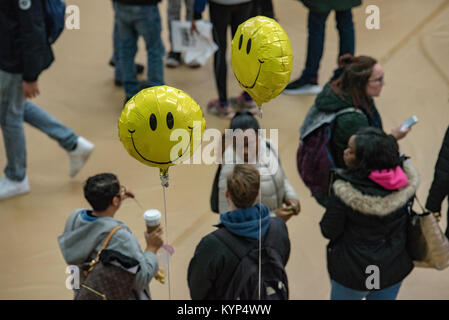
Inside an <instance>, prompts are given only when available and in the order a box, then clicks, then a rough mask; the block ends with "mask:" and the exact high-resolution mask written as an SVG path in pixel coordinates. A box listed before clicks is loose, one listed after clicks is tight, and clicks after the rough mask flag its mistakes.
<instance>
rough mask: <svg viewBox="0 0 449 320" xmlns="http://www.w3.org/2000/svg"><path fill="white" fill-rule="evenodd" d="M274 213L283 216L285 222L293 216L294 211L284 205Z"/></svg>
mask: <svg viewBox="0 0 449 320" xmlns="http://www.w3.org/2000/svg"><path fill="white" fill-rule="evenodd" d="M274 214H275V215H276V217H279V218H281V219H282V220H284V221H285V222H287V221H288V220H289V219H290V218H291V217H292V216H293V212H292V211H291V210H290V209H289V208H287V207H282V208H278V209H276V210H274Z"/></svg>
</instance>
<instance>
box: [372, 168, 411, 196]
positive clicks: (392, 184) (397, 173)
mask: <svg viewBox="0 0 449 320" xmlns="http://www.w3.org/2000/svg"><path fill="white" fill-rule="evenodd" d="M368 177H369V178H370V179H371V180H372V181H374V182H375V183H377V184H378V185H380V186H382V187H384V188H385V189H387V190H397V189H401V188H403V187H406V186H407V185H408V179H407V176H406V175H405V173H404V171H403V170H402V169H401V167H399V166H397V167H396V168H395V169H384V170H375V171H372V172H371V173H370V175H369V176H368Z"/></svg>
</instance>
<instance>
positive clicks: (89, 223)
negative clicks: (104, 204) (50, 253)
mask: <svg viewBox="0 0 449 320" xmlns="http://www.w3.org/2000/svg"><path fill="white" fill-rule="evenodd" d="M88 212H91V211H90V210H87V209H77V210H75V211H74V212H73V213H72V214H71V215H70V216H69V218H68V219H67V222H66V226H65V228H64V233H63V234H62V235H60V236H59V237H58V242H59V247H60V249H61V252H62V255H63V256H64V260H65V261H66V263H67V264H68V265H77V266H78V265H82V264H84V263H86V262H90V261H91V260H92V259H94V258H95V257H96V255H97V252H98V251H99V250H100V249H101V245H102V244H103V241H104V239H105V238H106V237H107V235H108V234H109V232H110V231H111V230H112V229H113V228H114V227H116V226H124V228H122V229H120V230H118V231H117V232H116V233H115V234H114V236H113V237H112V239H111V241H110V242H109V245H108V247H107V248H108V249H111V250H115V251H117V252H119V253H121V254H123V255H125V256H127V257H130V258H133V259H135V260H137V261H139V265H140V270H139V272H137V276H136V283H135V286H134V290H133V294H132V296H131V297H130V299H131V300H134V299H137V300H149V299H151V296H150V289H149V283H150V280H151V279H152V278H153V277H154V276H155V275H156V273H157V271H158V268H159V266H158V262H157V257H156V255H155V254H154V253H152V252H149V251H145V252H142V249H141V247H140V245H139V243H138V241H137V239H136V237H135V236H134V235H133V234H132V232H131V230H130V229H129V228H128V227H127V226H126V225H125V224H124V223H123V222H121V221H119V220H117V219H114V218H111V217H103V218H97V217H92V216H90V215H89V214H88Z"/></svg>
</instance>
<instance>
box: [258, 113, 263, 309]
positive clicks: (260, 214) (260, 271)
mask: <svg viewBox="0 0 449 320" xmlns="http://www.w3.org/2000/svg"><path fill="white" fill-rule="evenodd" d="M259 110H260V109H259ZM260 116H261V117H262V114H260ZM259 131H260V130H259ZM258 136H259V145H260V132H258ZM258 151H259V152H260V149H259V150H258ZM257 162H259V163H260V159H259V155H258V156H257ZM261 180H262V179H261V177H260V176H259V300H261V283H262V191H261V190H262V188H261V183H262V181H261Z"/></svg>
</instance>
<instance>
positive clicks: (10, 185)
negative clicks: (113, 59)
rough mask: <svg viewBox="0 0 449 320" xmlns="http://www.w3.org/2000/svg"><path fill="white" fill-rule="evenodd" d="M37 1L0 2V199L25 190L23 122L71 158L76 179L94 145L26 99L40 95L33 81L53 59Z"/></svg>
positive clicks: (42, 6)
mask: <svg viewBox="0 0 449 320" xmlns="http://www.w3.org/2000/svg"><path fill="white" fill-rule="evenodd" d="M44 3H45V2H44V1H42V0H3V1H1V2H0V34H1V35H2V37H1V40H0V126H1V128H2V133H3V139H4V144H5V148H6V157H7V165H6V168H5V176H4V177H2V178H0V199H5V198H9V197H12V196H15V195H19V194H23V193H26V192H28V191H29V189H30V187H29V183H28V179H27V177H26V145H25V132H24V128H23V121H25V122H28V123H29V124H31V125H32V126H34V127H36V128H37V129H39V130H41V131H43V132H45V133H46V134H48V135H49V136H50V137H51V138H53V139H55V140H57V141H58V143H59V145H60V146H61V147H63V148H64V149H65V150H66V151H67V152H68V155H69V158H70V176H72V177H73V176H74V175H76V174H77V173H78V172H79V170H80V169H81V168H82V166H83V165H84V163H85V161H86V160H87V158H88V156H89V155H90V153H91V152H92V150H93V144H92V143H90V142H89V141H87V140H86V139H84V138H83V137H78V136H76V135H75V134H74V133H73V132H72V130H70V129H69V128H67V127H66V126H64V125H62V124H61V123H59V122H58V121H57V120H56V119H55V118H53V117H52V116H51V115H49V114H48V113H46V112H45V111H44V110H42V109H40V108H39V107H38V106H36V105H35V104H33V103H31V102H30V101H27V100H26V98H34V97H36V96H38V95H39V94H40V91H39V86H38V77H39V75H40V73H41V72H42V71H43V70H45V69H47V68H48V67H49V66H50V65H51V63H52V62H53V60H54V57H53V53H52V50H51V47H50V44H49V42H48V35H47V30H46V25H45V7H44Z"/></svg>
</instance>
